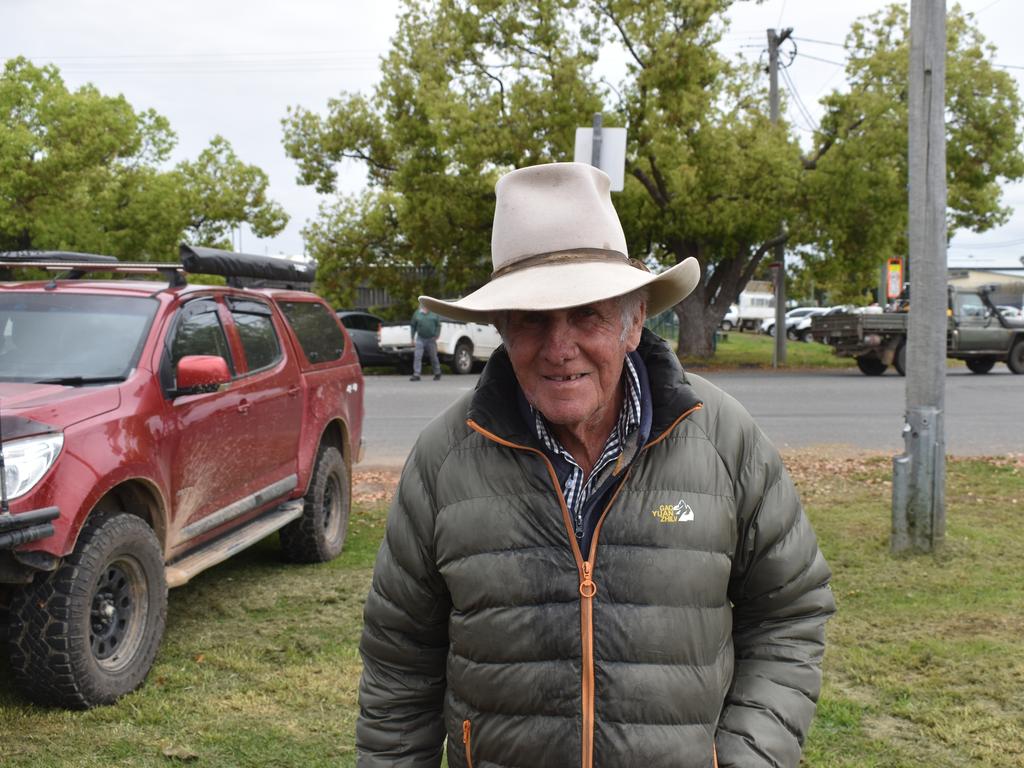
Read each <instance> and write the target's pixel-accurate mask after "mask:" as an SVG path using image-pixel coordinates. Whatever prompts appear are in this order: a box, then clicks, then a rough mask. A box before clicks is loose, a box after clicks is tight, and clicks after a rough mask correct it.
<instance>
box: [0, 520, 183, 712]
mask: <svg viewBox="0 0 1024 768" xmlns="http://www.w3.org/2000/svg"><path fill="white" fill-rule="evenodd" d="M166 620H167V581H166V579H165V577H164V558H163V552H162V551H161V549H160V543H159V542H158V541H157V538H156V536H155V534H154V533H153V531H152V529H150V527H149V526H148V525H147V524H146V522H145V521H143V520H142V519H140V518H138V517H135V516H134V515H129V514H124V513H118V514H112V515H111V514H100V515H99V516H98V517H96V518H95V519H91V520H90V521H89V522H87V523H86V526H85V528H84V529H83V530H82V533H81V535H80V536H79V537H78V544H77V545H76V546H75V551H74V552H73V553H72V554H70V555H69V556H68V557H66V558H65V559H64V562H63V563H62V564H61V565H60V567H59V568H58V569H57V570H56V571H54V572H53V573H41V574H39V575H38V576H37V577H36V579H35V580H34V581H33V582H32V583H31V584H29V585H27V586H26V587H24V588H23V589H20V590H18V591H17V592H16V593H15V595H14V598H13V599H12V601H11V627H10V636H9V639H8V646H9V650H10V658H11V671H12V672H13V673H14V680H15V683H16V684H17V685H18V687H19V688H20V689H21V690H22V691H23V692H24V693H25V695H26V696H27V697H28V698H30V699H32V700H34V701H36V702H39V703H40V704H49V705H57V706H62V707H68V708H71V709H88V708H90V707H95V706H99V705H103V704H112V703H113V702H115V701H116V700H117V699H119V698H120V697H121V696H123V695H125V694H126V693H129V692H131V691H133V690H135V689H136V688H138V687H139V686H140V685H141V684H142V681H143V680H145V678H146V675H147V674H148V673H149V669H150V667H151V666H152V665H153V660H154V659H155V658H156V652H157V648H158V647H159V646H160V640H161V638H162V637H163V633H164V625H165V623H166Z"/></svg>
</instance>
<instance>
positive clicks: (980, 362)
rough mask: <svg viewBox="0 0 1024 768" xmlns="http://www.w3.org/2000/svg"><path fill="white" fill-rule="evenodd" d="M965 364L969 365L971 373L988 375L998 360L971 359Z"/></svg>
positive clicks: (992, 358) (986, 358) (991, 358)
mask: <svg viewBox="0 0 1024 768" xmlns="http://www.w3.org/2000/svg"><path fill="white" fill-rule="evenodd" d="M964 362H965V363H967V367H968V368H969V369H970V370H971V373H988V372H989V371H991V370H992V366H993V365H995V364H996V359H995V358H994V357H971V358H968V359H967V360H964Z"/></svg>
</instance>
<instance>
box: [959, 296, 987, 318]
mask: <svg viewBox="0 0 1024 768" xmlns="http://www.w3.org/2000/svg"><path fill="white" fill-rule="evenodd" d="M956 305H957V314H958V315H960V316H961V317H986V316H987V314H988V311H987V309H986V307H985V304H984V302H983V301H982V300H981V297H980V296H978V295H977V294H976V293H960V294H957V297H956Z"/></svg>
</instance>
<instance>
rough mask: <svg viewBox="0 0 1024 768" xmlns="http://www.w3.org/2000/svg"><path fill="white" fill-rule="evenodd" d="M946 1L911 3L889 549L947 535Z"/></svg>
mask: <svg viewBox="0 0 1024 768" xmlns="http://www.w3.org/2000/svg"><path fill="white" fill-rule="evenodd" d="M945 88H946V1H945V0H911V4H910V78H909V94H908V95H909V115H908V117H909V120H908V124H909V131H908V150H909V163H908V172H909V182H910V183H909V187H910V196H909V202H910V316H909V318H908V325H907V357H906V360H907V390H906V424H905V425H904V427H903V439H904V443H905V445H904V453H903V454H902V455H901V456H896V457H895V458H894V459H893V478H892V479H893V483H892V539H891V546H892V551H893V552H894V553H896V552H905V551H917V552H931V551H933V550H934V549H935V548H936V547H938V546H940V545H941V543H942V540H943V537H944V536H945V532H946V492H945V487H946V440H945V435H944V424H943V416H944V410H945V386H946V327H947V323H948V320H947V317H946V307H947V301H948V299H947V294H946V282H947V273H946V128H945V124H944V114H945Z"/></svg>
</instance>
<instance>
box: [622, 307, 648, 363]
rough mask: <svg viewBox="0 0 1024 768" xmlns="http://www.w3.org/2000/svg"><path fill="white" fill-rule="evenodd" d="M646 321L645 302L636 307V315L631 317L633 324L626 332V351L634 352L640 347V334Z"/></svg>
mask: <svg viewBox="0 0 1024 768" xmlns="http://www.w3.org/2000/svg"><path fill="white" fill-rule="evenodd" d="M646 319H647V302H646V301H641V302H640V304H639V305H637V308H636V313H635V314H634V315H633V324H632V326H630V328H629V330H628V331H627V332H626V350H627V351H628V352H635V351H636V348H637V347H638V346H640V334H641V333H643V330H644V321H645V320H646Z"/></svg>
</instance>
